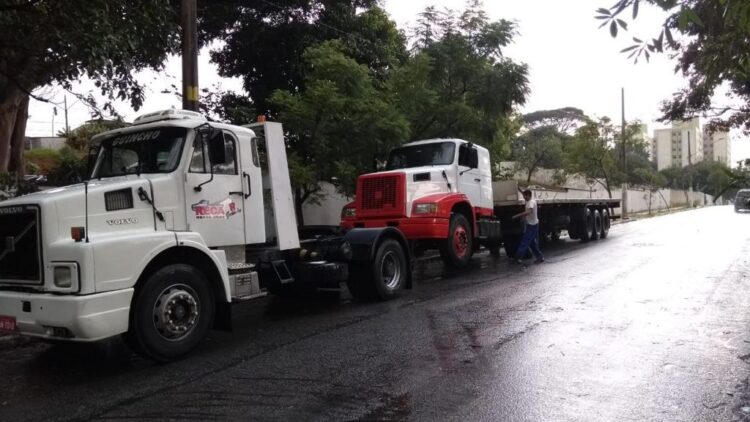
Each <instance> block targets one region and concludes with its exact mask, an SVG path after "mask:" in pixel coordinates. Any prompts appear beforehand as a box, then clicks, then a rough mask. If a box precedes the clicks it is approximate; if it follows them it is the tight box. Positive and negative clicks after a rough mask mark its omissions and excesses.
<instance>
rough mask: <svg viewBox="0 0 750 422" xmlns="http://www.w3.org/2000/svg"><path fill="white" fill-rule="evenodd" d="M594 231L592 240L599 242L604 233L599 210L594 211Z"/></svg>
mask: <svg viewBox="0 0 750 422" xmlns="http://www.w3.org/2000/svg"><path fill="white" fill-rule="evenodd" d="M593 214H594V230H593V231H592V232H591V240H599V235H600V234H601V232H602V215H601V213H600V212H599V210H594V211H593Z"/></svg>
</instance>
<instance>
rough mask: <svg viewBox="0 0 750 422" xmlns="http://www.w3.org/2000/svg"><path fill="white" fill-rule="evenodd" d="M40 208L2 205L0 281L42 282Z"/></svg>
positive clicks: (0, 213) (0, 209) (16, 282)
mask: <svg viewBox="0 0 750 422" xmlns="http://www.w3.org/2000/svg"><path fill="white" fill-rule="evenodd" d="M39 221H40V218H39V208H37V207H36V206H33V205H17V206H10V207H0V283H13V284H42V281H43V277H42V252H41V242H40V238H41V229H40V226H39Z"/></svg>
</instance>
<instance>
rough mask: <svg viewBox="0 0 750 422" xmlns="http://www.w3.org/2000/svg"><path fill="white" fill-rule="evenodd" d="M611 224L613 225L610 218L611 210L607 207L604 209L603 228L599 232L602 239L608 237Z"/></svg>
mask: <svg viewBox="0 0 750 422" xmlns="http://www.w3.org/2000/svg"><path fill="white" fill-rule="evenodd" d="M610 225H611V220H610V218H609V210H607V209H606V208H605V209H603V210H602V229H601V232H599V238H600V239H606V238H607V235H608V234H609V226H610Z"/></svg>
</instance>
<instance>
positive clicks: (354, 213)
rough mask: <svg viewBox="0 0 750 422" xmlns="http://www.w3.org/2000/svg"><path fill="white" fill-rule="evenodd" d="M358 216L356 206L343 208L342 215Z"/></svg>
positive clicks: (347, 216) (346, 216)
mask: <svg viewBox="0 0 750 422" xmlns="http://www.w3.org/2000/svg"><path fill="white" fill-rule="evenodd" d="M356 216H357V209H356V208H353V207H351V208H344V209H343V210H341V217H342V218H354V217H356Z"/></svg>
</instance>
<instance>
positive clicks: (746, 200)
mask: <svg viewBox="0 0 750 422" xmlns="http://www.w3.org/2000/svg"><path fill="white" fill-rule="evenodd" d="M734 211H735V212H740V211H750V189H740V190H739V192H737V196H736V197H735V198H734Z"/></svg>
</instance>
